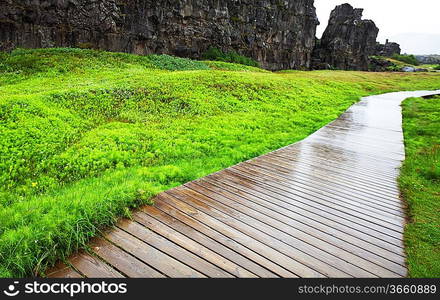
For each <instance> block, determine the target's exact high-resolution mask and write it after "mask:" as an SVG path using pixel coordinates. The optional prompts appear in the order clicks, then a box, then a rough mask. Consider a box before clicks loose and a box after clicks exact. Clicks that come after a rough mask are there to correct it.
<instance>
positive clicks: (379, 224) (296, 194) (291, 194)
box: [216, 169, 403, 238]
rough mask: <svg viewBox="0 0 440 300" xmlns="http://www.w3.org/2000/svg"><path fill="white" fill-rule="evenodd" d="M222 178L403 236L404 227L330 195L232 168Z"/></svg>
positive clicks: (380, 230)
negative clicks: (314, 204)
mask: <svg viewBox="0 0 440 300" xmlns="http://www.w3.org/2000/svg"><path fill="white" fill-rule="evenodd" d="M216 178H218V177H216ZM222 178H225V179H228V180H235V181H238V182H239V184H243V182H245V181H250V182H251V183H252V186H253V187H254V188H256V187H259V188H261V189H262V190H265V191H270V192H271V193H278V194H282V195H283V196H286V197H287V198H293V199H298V198H301V199H307V200H308V202H309V203H310V202H312V203H320V204H324V205H325V206H327V207H329V208H332V209H335V210H337V212H336V215H350V216H352V217H355V219H356V220H358V221H359V222H361V221H364V222H361V223H363V224H365V226H367V227H369V228H371V229H374V230H377V231H379V232H382V233H385V234H387V235H390V236H395V237H397V238H399V237H401V232H399V231H403V229H402V228H399V227H398V226H397V225H396V226H394V225H392V224H389V223H387V222H383V221H381V220H380V219H377V218H374V217H370V216H368V215H366V214H365V212H364V211H362V210H359V209H357V208H356V206H353V205H349V204H345V203H341V202H337V201H335V200H332V199H331V198H329V197H326V196H321V195H320V194H316V193H313V192H310V191H306V192H304V191H303V190H302V189H298V188H295V187H286V186H283V185H282V184H279V183H278V182H275V181H273V180H267V179H261V178H256V177H252V178H251V177H250V176H246V175H243V174H240V173H238V172H236V171H235V170H232V169H229V170H227V174H226V173H224V174H222Z"/></svg>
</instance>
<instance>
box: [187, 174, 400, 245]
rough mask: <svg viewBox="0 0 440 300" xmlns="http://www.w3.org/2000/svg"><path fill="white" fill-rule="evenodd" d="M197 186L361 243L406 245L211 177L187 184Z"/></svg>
mask: <svg viewBox="0 0 440 300" xmlns="http://www.w3.org/2000/svg"><path fill="white" fill-rule="evenodd" d="M195 184H197V185H199V186H202V187H204V188H207V189H209V190H212V191H215V192H216V193H219V194H222V195H225V196H230V197H233V196H236V197H240V198H243V199H246V200H245V201H246V202H249V203H243V204H252V203H256V204H259V205H262V206H264V207H266V208H268V209H271V210H272V211H273V212H275V213H280V214H283V215H286V216H287V217H289V218H291V219H293V220H296V221H299V222H302V223H304V224H310V225H311V226H313V225H312V224H316V223H319V224H322V225H323V226H328V227H331V228H332V229H336V230H338V231H341V232H344V233H346V234H348V235H351V236H353V237H357V238H359V239H361V240H364V241H367V242H371V243H373V244H374V243H375V242H376V240H377V239H378V240H382V241H386V242H389V243H392V244H394V245H396V246H399V247H402V245H403V241H402V239H396V238H393V237H390V236H388V235H385V234H382V233H380V232H377V231H373V230H370V229H368V228H366V227H365V226H361V225H358V224H355V223H353V222H349V221H346V220H345V219H342V218H338V217H335V216H333V215H331V214H328V213H326V212H322V211H320V210H315V209H313V207H311V208H308V207H305V206H304V205H296V204H294V203H285V202H282V201H279V200H278V199H276V198H273V197H270V196H267V195H264V194H261V193H258V192H252V193H250V192H246V191H245V190H240V189H237V188H235V187H233V186H231V185H227V183H223V182H219V181H216V180H211V179H210V178H203V179H201V180H198V181H195V182H192V183H188V184H186V186H188V187H193V186H194V185H195ZM324 228H325V227H324ZM328 230H330V229H325V230H324V229H323V231H324V232H328Z"/></svg>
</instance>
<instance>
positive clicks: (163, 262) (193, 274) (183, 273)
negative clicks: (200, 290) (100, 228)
mask: <svg viewBox="0 0 440 300" xmlns="http://www.w3.org/2000/svg"><path fill="white" fill-rule="evenodd" d="M105 237H106V238H107V239H108V240H109V241H111V242H112V243H113V244H116V245H117V246H118V247H120V248H122V249H124V251H126V252H128V253H130V254H132V255H133V256H135V257H136V258H137V259H139V260H141V261H143V262H144V263H146V264H148V265H150V266H152V267H153V268H155V269H156V270H158V271H159V272H161V273H163V274H165V275H166V276H168V277H177V278H203V277H206V276H205V275H203V274H202V273H200V272H198V271H197V270H194V269H192V268H190V267H189V266H187V265H185V264H183V263H181V262H180V261H178V260H176V259H174V258H173V257H171V256H169V255H167V254H165V253H163V252H162V251H160V250H158V249H156V248H154V247H151V246H150V245H148V244H146V243H144V242H143V241H141V240H139V239H138V238H136V237H134V236H132V235H131V234H129V233H127V232H125V231H123V230H122V229H119V228H115V229H113V230H111V231H110V232H108V233H107V234H106V235H105Z"/></svg>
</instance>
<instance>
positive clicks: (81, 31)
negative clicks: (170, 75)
mask: <svg viewBox="0 0 440 300" xmlns="http://www.w3.org/2000/svg"><path fill="white" fill-rule="evenodd" d="M313 4H314V0H282V1H281V0H258V1H254V0H225V1H218V0H173V1H172V0H22V1H15V0H0V49H3V50H8V49H13V48H15V47H28V48H40V47H92V48H98V49H104V50H109V51H121V52H130V53H136V54H151V53H164V54H172V55H177V56H184V57H189V58H200V57H201V55H202V53H203V52H204V51H206V49H207V48H208V47H210V46H214V47H218V48H220V49H222V50H223V51H231V50H234V51H237V52H238V53H240V54H242V55H245V56H248V57H251V58H253V59H255V60H257V61H259V62H260V63H261V65H262V67H265V68H268V69H272V70H278V69H294V68H308V67H309V66H310V60H311V54H312V51H313V48H314V44H315V33H316V26H317V24H318V20H317V17H316V13H315V7H314V5H313Z"/></svg>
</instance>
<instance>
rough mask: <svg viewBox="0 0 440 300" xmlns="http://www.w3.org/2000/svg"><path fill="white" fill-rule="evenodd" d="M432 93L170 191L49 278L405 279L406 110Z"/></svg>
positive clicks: (371, 108)
mask: <svg viewBox="0 0 440 300" xmlns="http://www.w3.org/2000/svg"><path fill="white" fill-rule="evenodd" d="M428 94H433V92H411V93H393V94H386V95H380V96H373V97H367V98H364V99H363V100H362V101H361V102H359V103H358V104H356V105H353V106H352V107H351V108H350V109H349V110H348V111H347V112H346V113H344V114H343V115H342V116H341V117H340V118H339V119H338V120H336V121H334V122H333V123H331V124H329V125H327V126H326V127H324V128H322V129H321V130H319V131H318V132H316V133H315V134H313V135H311V136H310V137H308V138H307V139H305V140H304V141H301V142H299V143H296V144H293V145H290V146H288V147H285V148H283V149H280V150H277V151H275V152H272V153H269V154H267V155H264V156H261V157H258V158H255V159H253V160H250V161H247V162H244V163H241V164H239V165H237V166H234V167H231V168H229V169H226V170H223V171H220V172H218V173H215V174H212V175H209V176H207V177H205V178H202V179H200V180H196V181H194V182H191V183H188V184H185V185H184V186H181V187H178V188H175V189H173V190H170V191H167V192H164V193H162V194H160V195H159V196H157V197H156V199H155V205H154V206H153V207H148V206H145V207H143V208H141V209H140V210H139V211H137V212H135V213H134V220H133V221H129V220H122V221H121V222H119V223H118V225H117V227H116V228H114V229H111V230H109V231H108V232H107V233H106V234H104V237H99V238H96V239H94V240H93V241H92V243H91V248H92V249H93V251H94V253H93V255H90V254H87V253H84V252H83V253H80V254H77V255H75V256H73V257H72V258H71V259H70V261H69V263H70V265H71V266H70V267H67V266H66V265H64V264H60V265H59V266H57V268H56V269H54V271H53V273H51V274H49V276H50V277H80V276H86V277H123V276H128V277H401V276H406V274H407V270H406V267H405V253H404V249H403V243H402V234H403V229H404V224H405V210H404V205H403V203H402V202H401V200H400V199H399V189H398V186H397V183H396V179H397V176H398V174H399V171H398V168H399V166H400V165H401V162H402V160H403V159H404V158H405V154H404V145H403V135H402V118H401V108H400V103H401V101H402V100H403V99H404V98H407V97H413V96H422V95H428ZM72 266H73V268H72Z"/></svg>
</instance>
